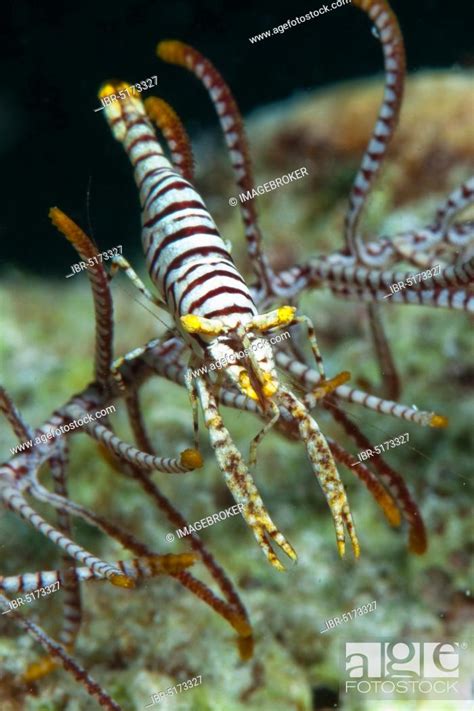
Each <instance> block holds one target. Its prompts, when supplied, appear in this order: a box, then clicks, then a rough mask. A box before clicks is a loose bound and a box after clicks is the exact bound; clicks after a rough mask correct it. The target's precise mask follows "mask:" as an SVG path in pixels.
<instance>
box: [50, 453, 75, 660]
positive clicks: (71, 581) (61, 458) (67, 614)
mask: <svg viewBox="0 0 474 711" xmlns="http://www.w3.org/2000/svg"><path fill="white" fill-rule="evenodd" d="M49 464H50V469H51V476H52V480H53V491H54V493H55V494H57V495H59V496H62V497H63V498H66V499H67V497H68V487H67V471H68V468H69V456H68V446H67V440H65V441H63V442H61V443H60V448H59V453H58V456H55V457H52V458H51V459H50V460H49ZM57 516H58V528H59V530H60V531H61V532H62V533H64V534H66V535H67V536H68V537H69V538H72V528H71V521H70V515H69V512H68V511H66V510H65V509H64V508H62V507H61V508H60V509H59V510H58V513H57ZM71 562H72V561H71V559H70V557H69V556H68V555H66V554H63V556H62V558H61V566H62V571H63V580H62V588H63V625H62V629H61V632H60V634H59V641H60V642H61V643H62V644H64V645H65V647H66V649H69V650H71V649H73V648H74V644H75V642H76V639H77V636H78V634H79V629H80V626H81V622H82V603H81V590H80V586H79V580H78V577H77V575H76V568H75V567H71Z"/></svg>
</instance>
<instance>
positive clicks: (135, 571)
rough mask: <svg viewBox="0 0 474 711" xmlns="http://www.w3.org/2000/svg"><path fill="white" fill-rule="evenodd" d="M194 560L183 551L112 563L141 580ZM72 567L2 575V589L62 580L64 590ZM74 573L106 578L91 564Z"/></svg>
mask: <svg viewBox="0 0 474 711" xmlns="http://www.w3.org/2000/svg"><path fill="white" fill-rule="evenodd" d="M194 560H195V557H194V556H193V555H192V554H189V553H182V554H178V555H173V554H167V555H156V556H143V557H140V558H130V559H129V560H116V561H114V562H112V563H111V565H112V566H113V567H114V568H117V569H119V570H120V571H121V572H122V573H123V575H125V576H126V577H127V578H131V579H132V580H140V579H142V578H151V577H154V576H155V575H169V574H170V573H176V572H179V571H180V570H184V569H185V568H187V567H189V566H190V565H192V564H193V562H194ZM71 570H72V569H69V570H62V569H61V570H43V571H39V572H37V573H23V574H22V575H9V576H5V577H2V576H0V590H1V591H3V592H5V593H7V594H8V595H14V594H17V593H28V592H33V591H34V590H38V589H39V588H44V587H46V586H47V585H53V584H54V583H59V585H60V589H61V590H64V586H65V584H66V582H67V575H68V573H69V572H71ZM74 573H75V575H76V577H77V580H78V582H79V583H85V582H88V581H90V580H96V581H98V580H103V578H102V577H101V576H99V575H97V572H96V571H94V569H93V568H92V567H90V566H81V567H79V568H74Z"/></svg>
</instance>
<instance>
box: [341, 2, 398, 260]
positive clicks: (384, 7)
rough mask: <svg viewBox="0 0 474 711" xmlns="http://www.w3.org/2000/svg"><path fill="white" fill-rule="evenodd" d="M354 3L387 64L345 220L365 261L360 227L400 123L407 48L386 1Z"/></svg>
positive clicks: (350, 243) (349, 238) (351, 243)
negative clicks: (366, 19)
mask: <svg viewBox="0 0 474 711" xmlns="http://www.w3.org/2000/svg"><path fill="white" fill-rule="evenodd" d="M352 4H353V5H355V6H356V7H360V8H361V9H362V10H364V12H366V13H367V14H368V15H369V17H370V19H371V20H372V21H373V22H374V25H375V27H376V28H377V31H378V33H379V36H380V42H381V44H382V49H383V54H384V65H385V90H384V96H383V101H382V105H381V107H380V111H379V115H378V117H377V121H376V124H375V128H374V132H373V135H372V138H371V139H370V142H369V145H368V146H367V150H366V152H365V155H364V158H363V160H362V165H361V167H360V169H359V171H358V173H357V175H356V178H355V181H354V185H353V187H352V190H351V193H350V196H349V209H348V211H347V214H346V219H345V238H346V245H347V247H348V248H349V250H350V252H351V254H353V255H357V256H358V257H359V258H361V257H362V255H361V254H360V250H358V245H357V241H356V236H357V225H358V223H359V219H360V216H361V212H362V209H363V207H364V204H365V202H366V200H367V196H368V194H369V192H370V190H371V188H372V185H373V183H374V180H375V177H376V175H377V173H378V171H379V168H380V166H381V164H382V161H383V159H384V158H385V155H386V152H387V148H388V144H389V142H390V140H391V138H392V136H393V133H394V131H395V128H396V125H397V122H398V116H399V113H400V107H401V103H402V96H403V82H404V77H405V49H404V45H403V38H402V34H401V31H400V27H399V25H398V21H397V18H396V17H395V15H394V13H393V11H392V9H391V8H390V5H389V4H388V2H386V0H352Z"/></svg>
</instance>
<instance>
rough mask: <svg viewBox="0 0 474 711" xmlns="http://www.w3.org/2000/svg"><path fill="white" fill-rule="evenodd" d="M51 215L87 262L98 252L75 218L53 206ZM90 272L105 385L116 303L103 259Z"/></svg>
mask: <svg viewBox="0 0 474 711" xmlns="http://www.w3.org/2000/svg"><path fill="white" fill-rule="evenodd" d="M49 216H50V218H51V221H52V223H53V225H55V227H57V228H58V230H59V231H60V232H61V233H62V234H63V235H64V236H65V237H66V239H67V240H68V241H69V242H71V244H72V245H73V247H75V249H76V251H77V253H78V254H79V256H80V257H81V259H82V260H84V261H85V262H86V263H87V262H88V260H89V259H92V258H93V257H96V256H97V255H98V251H97V248H96V247H95V245H94V244H93V242H92V241H91V239H90V238H89V237H88V236H87V235H86V234H85V232H83V231H82V230H81V228H80V227H78V225H76V223H75V222H73V221H72V220H71V219H70V218H69V217H68V216H67V215H65V214H64V212H62V211H61V210H60V209H59V208H57V207H52V208H51V209H50V211H49ZM87 275H88V277H89V281H90V284H91V288H92V296H93V299H94V310H95V323H96V336H95V366H94V373H95V379H96V380H97V382H98V383H100V384H101V385H102V386H105V385H106V383H107V381H108V379H109V376H110V366H111V363H112V354H113V305H112V298H111V296H110V290H109V285H108V279H107V272H106V271H105V269H104V266H103V264H102V263H101V262H98V263H96V262H93V264H92V266H90V265H88V266H87Z"/></svg>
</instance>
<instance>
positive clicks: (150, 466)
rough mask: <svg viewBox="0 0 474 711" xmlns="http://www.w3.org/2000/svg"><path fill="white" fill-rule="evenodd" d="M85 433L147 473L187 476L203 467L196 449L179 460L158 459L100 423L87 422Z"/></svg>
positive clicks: (77, 411) (76, 411)
mask: <svg viewBox="0 0 474 711" xmlns="http://www.w3.org/2000/svg"><path fill="white" fill-rule="evenodd" d="M70 412H71V414H72V415H73V416H74V417H75V418H76V419H77V418H83V417H84V415H85V414H86V411H85V410H83V409H81V408H80V407H78V406H74V405H73V406H71V407H70ZM84 429H85V431H86V432H87V433H88V434H89V435H90V436H91V437H93V438H94V439H95V440H97V441H98V442H100V443H101V444H103V445H104V446H105V447H106V448H107V449H108V450H109V451H110V452H112V453H114V454H117V455H118V456H119V457H122V458H123V459H125V460H126V461H127V462H129V463H130V464H135V465H136V466H138V467H140V469H144V470H145V471H159V472H166V473H167V474H186V473H187V472H190V471H193V470H194V469H197V468H199V467H201V466H202V459H201V457H200V455H199V453H198V452H197V451H196V450H194V449H185V450H184V451H183V452H182V453H181V455H180V457H179V459H177V458H174V457H158V456H154V455H152V454H148V453H147V452H142V451H140V450H139V449H137V448H136V447H134V446H133V445H131V444H128V443H127V442H124V441H123V440H121V439H120V438H119V437H117V435H115V434H114V433H113V432H112V431H111V430H110V429H109V428H108V427H105V426H104V425H101V424H100V423H99V422H87V423H85V424H84Z"/></svg>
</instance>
